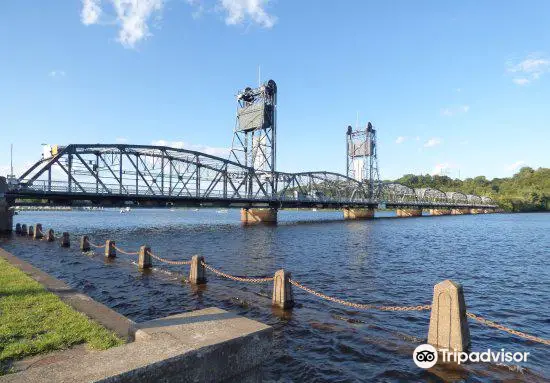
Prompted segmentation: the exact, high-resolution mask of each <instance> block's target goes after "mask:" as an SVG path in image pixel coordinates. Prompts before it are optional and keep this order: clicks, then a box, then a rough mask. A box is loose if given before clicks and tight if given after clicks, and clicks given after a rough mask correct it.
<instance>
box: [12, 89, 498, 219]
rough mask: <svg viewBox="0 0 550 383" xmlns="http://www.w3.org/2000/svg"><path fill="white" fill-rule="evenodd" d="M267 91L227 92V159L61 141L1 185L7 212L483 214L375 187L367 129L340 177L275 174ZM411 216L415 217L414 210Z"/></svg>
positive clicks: (481, 202) (350, 146)
mask: <svg viewBox="0 0 550 383" xmlns="http://www.w3.org/2000/svg"><path fill="white" fill-rule="evenodd" d="M276 109H277V85H276V84H275V82H274V81H273V80H270V81H268V82H266V83H265V84H263V85H261V86H259V87H258V88H254V89H252V88H246V89H244V90H243V91H241V92H239V93H238V95H237V117H236V124H235V128H234V136H233V143H232V147H231V150H230V152H229V158H222V157H218V156H214V155H210V154H206V153H201V152H197V151H193V150H187V149H177V148H173V147H168V146H151V145H123V144H69V145H66V146H52V147H47V149H46V150H45V151H44V154H43V156H42V159H40V160H39V161H38V162H36V163H35V164H34V165H32V166H31V167H30V168H29V169H28V170H27V171H25V172H24V173H23V174H22V175H21V176H20V177H19V178H11V179H8V182H7V187H6V189H7V190H5V193H4V198H5V200H6V201H7V204H8V205H9V206H14V205H32V204H54V205H77V204H95V205H101V206H121V205H122V206H141V207H152V206H224V207H240V208H242V213H241V218H242V220H243V221H244V222H260V221H264V222H270V221H276V213H277V210H278V209H284V208H319V209H327V208H333V209H342V210H344V216H345V218H349V219H354V218H369V217H372V215H373V212H374V209H376V208H380V207H384V208H393V209H397V210H398V215H401V216H411V215H412V216H414V215H421V213H422V209H429V210H430V211H431V212H432V214H466V213H472V212H476V213H481V212H485V213H486V212H491V211H493V210H494V209H496V208H497V205H496V204H495V203H494V202H493V201H492V200H491V199H490V198H487V197H480V196H476V195H465V194H462V193H459V192H442V191H440V190H436V189H429V188H428V189H412V188H409V187H407V186H405V185H401V184H397V183H383V182H380V180H379V175H378V161H377V156H376V149H377V147H376V129H375V128H374V127H373V126H372V124H371V123H368V124H367V126H366V127H365V129H360V128H358V127H356V128H355V130H354V129H353V128H351V127H348V129H347V132H346V156H347V174H345V175H344V174H338V173H334V172H327V171H318V172H303V173H286V172H281V171H277V170H276V126H277V120H276V113H277V111H276ZM418 212H420V214H419V213H418Z"/></svg>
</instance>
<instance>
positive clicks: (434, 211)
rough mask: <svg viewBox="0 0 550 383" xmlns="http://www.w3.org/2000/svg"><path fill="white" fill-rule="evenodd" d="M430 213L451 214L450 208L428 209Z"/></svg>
mask: <svg viewBox="0 0 550 383" xmlns="http://www.w3.org/2000/svg"><path fill="white" fill-rule="evenodd" d="M430 214H431V215H449V214H451V209H430Z"/></svg>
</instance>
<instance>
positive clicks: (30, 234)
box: [27, 225, 34, 237]
mask: <svg viewBox="0 0 550 383" xmlns="http://www.w3.org/2000/svg"><path fill="white" fill-rule="evenodd" d="M27 235H28V236H29V237H33V236H34V227H33V226H32V225H29V227H28V228H27Z"/></svg>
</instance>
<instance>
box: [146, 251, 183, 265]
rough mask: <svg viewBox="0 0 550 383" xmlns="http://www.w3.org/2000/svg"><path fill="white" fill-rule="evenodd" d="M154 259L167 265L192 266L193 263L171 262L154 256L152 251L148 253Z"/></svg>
mask: <svg viewBox="0 0 550 383" xmlns="http://www.w3.org/2000/svg"><path fill="white" fill-rule="evenodd" d="M147 253H148V254H149V255H150V256H151V257H152V258H154V259H156V260H157V261H160V262H163V263H167V264H169V265H190V264H191V261H171V260H169V259H166V258H162V257H159V256H158V255H155V254H153V253H152V252H151V251H150V250H149V251H148V252H147Z"/></svg>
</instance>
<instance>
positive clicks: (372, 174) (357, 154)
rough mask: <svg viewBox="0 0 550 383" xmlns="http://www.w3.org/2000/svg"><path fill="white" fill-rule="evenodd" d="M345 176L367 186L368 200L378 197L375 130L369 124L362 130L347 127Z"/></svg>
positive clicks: (378, 184)
mask: <svg viewBox="0 0 550 383" xmlns="http://www.w3.org/2000/svg"><path fill="white" fill-rule="evenodd" d="M346 154H347V161H346V174H347V176H348V177H350V178H353V179H356V180H357V181H361V182H365V183H367V184H368V192H369V198H377V197H379V195H380V173H379V172H378V158H377V155H376V129H374V127H373V126H372V124H371V123H370V122H369V123H368V124H367V126H366V127H365V129H364V130H361V129H358V128H356V129H355V130H354V129H353V128H352V127H351V125H350V126H348V130H347V132H346Z"/></svg>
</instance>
